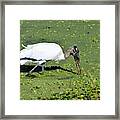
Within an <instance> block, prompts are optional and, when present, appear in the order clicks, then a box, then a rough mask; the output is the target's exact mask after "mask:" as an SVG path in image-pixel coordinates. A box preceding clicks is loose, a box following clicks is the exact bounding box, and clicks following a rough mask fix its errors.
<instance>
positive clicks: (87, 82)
mask: <svg viewBox="0 0 120 120" xmlns="http://www.w3.org/2000/svg"><path fill="white" fill-rule="evenodd" d="M20 40H21V41H20V42H21V43H20V45H21V44H24V45H25V46H26V45H28V44H34V43H40V42H54V43H57V44H59V45H60V46H61V47H62V48H63V50H64V51H65V50H67V49H68V48H69V47H71V46H73V45H77V46H78V48H79V50H80V59H81V63H80V65H81V70H82V72H81V75H76V74H73V73H70V72H65V71H62V70H52V71H44V72H43V73H40V74H39V73H32V75H31V76H29V77H28V76H25V75H26V73H20V99H21V100H57V99H59V100H73V99H75V100H77V99H79V100H99V99H100V21H98V20H84V21H83V20H21V21H20ZM21 49H23V48H22V46H21ZM52 65H56V66H61V67H63V68H66V69H69V70H71V69H72V70H73V71H75V72H76V67H75V63H74V60H73V58H72V57H69V58H68V59H66V60H63V61H59V62H55V61H50V62H48V63H47V64H46V66H52Z"/></svg>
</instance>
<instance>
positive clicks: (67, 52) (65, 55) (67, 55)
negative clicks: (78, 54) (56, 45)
mask: <svg viewBox="0 0 120 120" xmlns="http://www.w3.org/2000/svg"><path fill="white" fill-rule="evenodd" d="M71 51H72V48H69V49H67V50H66V51H65V52H64V57H65V59H67V58H68V57H69V56H70V53H71Z"/></svg>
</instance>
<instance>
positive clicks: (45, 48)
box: [20, 43, 69, 73]
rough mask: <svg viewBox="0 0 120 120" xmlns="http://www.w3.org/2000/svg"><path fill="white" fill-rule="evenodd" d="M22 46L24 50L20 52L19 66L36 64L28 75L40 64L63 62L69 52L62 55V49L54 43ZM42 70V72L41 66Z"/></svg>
mask: <svg viewBox="0 0 120 120" xmlns="http://www.w3.org/2000/svg"><path fill="white" fill-rule="evenodd" d="M22 46H23V47H24V49H22V50H21V51H20V65H24V64H25V63H27V62H28V61H29V62H34V63H37V64H36V66H35V67H34V68H33V69H32V70H31V71H30V72H29V73H31V72H32V71H33V70H34V69H35V68H36V67H37V66H39V65H41V66H42V64H43V63H46V62H47V61H50V60H54V61H59V60H65V59H66V58H67V57H68V56H69V52H67V54H64V53H63V50H62V48H61V47H60V46H59V45H58V44H56V43H37V44H33V45H27V46H24V45H22ZM42 70H44V67H43V66H42Z"/></svg>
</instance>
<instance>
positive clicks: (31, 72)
mask: <svg viewBox="0 0 120 120" xmlns="http://www.w3.org/2000/svg"><path fill="white" fill-rule="evenodd" d="M38 65H39V63H37V65H36V66H35V67H34V68H32V70H30V71H29V72H28V74H31V73H32V72H33V71H34V70H35V68H36V67H37V66H38Z"/></svg>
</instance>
